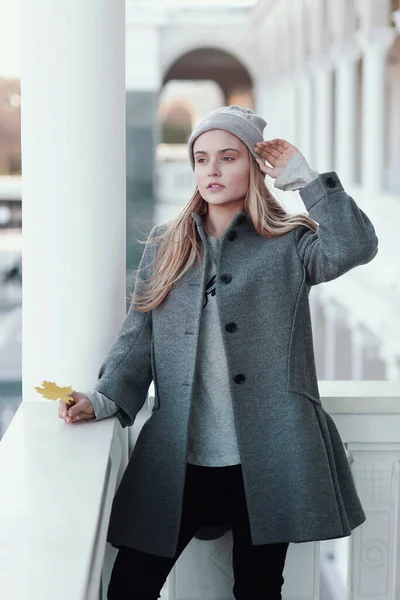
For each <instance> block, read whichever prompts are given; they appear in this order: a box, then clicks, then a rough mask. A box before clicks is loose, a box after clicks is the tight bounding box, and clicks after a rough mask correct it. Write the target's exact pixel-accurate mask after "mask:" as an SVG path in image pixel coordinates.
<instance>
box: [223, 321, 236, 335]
mask: <svg viewBox="0 0 400 600" xmlns="http://www.w3.org/2000/svg"><path fill="white" fill-rule="evenodd" d="M225 329H226V330H227V331H229V333H233V332H234V331H236V323H227V324H226V325H225Z"/></svg>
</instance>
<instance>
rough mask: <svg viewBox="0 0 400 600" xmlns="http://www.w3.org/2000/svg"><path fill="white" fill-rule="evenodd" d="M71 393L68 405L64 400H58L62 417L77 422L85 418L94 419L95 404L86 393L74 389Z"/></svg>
mask: <svg viewBox="0 0 400 600" xmlns="http://www.w3.org/2000/svg"><path fill="white" fill-rule="evenodd" d="M69 395H70V396H71V401H70V402H69V404H68V405H67V404H66V403H65V402H64V401H63V400H59V402H58V416H59V417H60V419H64V420H65V422H66V423H76V422H77V421H82V420H83V419H87V420H92V419H95V418H96V414H95V412H94V409H93V404H92V403H91V402H90V400H89V398H88V397H87V396H85V394H81V392H75V391H74V392H72V394H69Z"/></svg>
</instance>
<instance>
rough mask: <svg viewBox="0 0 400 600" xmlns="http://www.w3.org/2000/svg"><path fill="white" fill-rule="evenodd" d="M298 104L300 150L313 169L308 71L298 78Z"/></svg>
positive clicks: (310, 87)
mask: <svg viewBox="0 0 400 600" xmlns="http://www.w3.org/2000/svg"><path fill="white" fill-rule="evenodd" d="M296 88H297V93H296V97H297V102H298V103H299V110H298V114H299V123H298V127H299V129H298V131H299V140H300V144H299V150H300V151H301V152H302V153H303V154H304V156H305V158H306V159H307V161H308V162H309V163H310V164H311V166H312V167H313V168H315V167H314V166H313V158H314V157H313V111H312V81H311V76H310V73H309V71H308V70H304V71H302V72H301V73H299V75H298V76H297V80H296Z"/></svg>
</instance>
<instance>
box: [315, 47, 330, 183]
mask: <svg viewBox="0 0 400 600" xmlns="http://www.w3.org/2000/svg"><path fill="white" fill-rule="evenodd" d="M313 77H314V89H315V139H314V144H315V152H314V163H313V165H315V166H314V169H316V170H317V171H319V172H320V173H324V172H327V171H331V170H332V169H333V114H332V111H333V75H332V64H331V61H330V60H329V59H328V58H326V60H322V61H320V62H318V63H316V64H315V66H314V68H313Z"/></svg>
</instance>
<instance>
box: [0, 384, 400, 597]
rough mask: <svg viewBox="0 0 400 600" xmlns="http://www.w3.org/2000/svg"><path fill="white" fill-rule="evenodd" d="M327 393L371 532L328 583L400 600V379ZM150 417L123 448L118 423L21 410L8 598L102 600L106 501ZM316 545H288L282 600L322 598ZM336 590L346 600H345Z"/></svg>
mask: <svg viewBox="0 0 400 600" xmlns="http://www.w3.org/2000/svg"><path fill="white" fill-rule="evenodd" d="M151 389H152V388H150V394H151V393H152V392H151ZM320 391H321V397H322V405H323V407H324V409H325V410H326V411H327V412H328V413H329V414H330V415H331V416H332V418H333V419H334V421H335V424H336V426H337V428H338V430H339V433H340V435H341V437H342V440H343V442H344V444H345V447H346V449H347V453H348V457H349V461H350V465H351V469H352V473H353V476H354V480H355V483H356V486H357V489H358V492H359V495H360V498H361V501H362V504H363V507H364V510H365V512H366V514H367V520H366V521H365V523H363V524H362V525H361V526H360V527H358V528H356V529H355V530H354V531H353V533H352V535H351V536H349V538H346V539H347V540H348V542H349V545H348V561H346V563H345V567H346V568H345V569H343V570H342V572H340V571H339V572H337V577H336V579H334V578H333V577H330V578H329V579H330V582H331V583H330V585H331V586H332V589H330V596H329V597H330V598H348V599H349V600H358V599H359V598H361V597H365V596H368V597H370V598H374V599H375V598H380V599H384V600H397V599H398V598H399V597H400V589H399V588H398V587H397V589H396V581H398V580H399V577H398V572H397V569H398V560H396V556H397V552H398V547H399V532H398V530H396V524H397V525H398V523H399V485H398V484H399V478H398V476H399V457H400V387H399V385H398V383H397V382H383V381H360V382H355V381H353V382H348V381H343V382H340V381H335V382H327V381H322V382H320ZM145 409H146V410H145ZM149 415H150V413H149V412H148V410H147V407H146V406H145V407H143V409H142V411H141V413H139V415H138V417H137V420H136V422H135V425H134V426H133V427H132V428H130V431H129V434H130V437H131V440H132V443H131V444H128V435H127V429H125V430H122V429H121V427H120V425H119V422H118V420H117V419H116V418H114V417H111V418H108V419H105V420H102V421H99V422H95V423H91V422H84V421H82V422H80V423H75V424H70V425H67V424H66V423H65V422H64V421H63V420H62V419H59V418H58V407H57V403H52V402H49V401H39V402H22V403H21V405H20V406H19V408H18V410H17V413H16V415H15V417H14V419H13V421H12V422H11V424H10V426H9V428H8V429H7V431H6V434H5V435H4V438H3V440H2V442H1V444H0V472H1V480H2V481H1V483H2V493H1V495H0V520H1V523H0V565H1V566H0V570H1V574H0V581H1V598H2V600H15V599H18V600H39V599H40V600H54V598H57V600H95V599H96V600H98V599H99V598H103V599H105V598H106V588H107V586H108V580H109V575H110V564H112V559H113V556H115V553H116V551H115V550H114V549H113V548H112V547H111V546H110V545H109V544H108V543H106V533H107V526H108V521H109V516H110V510H111V503H112V499H113V496H114V493H115V490H116V487H117V486H118V484H119V481H120V478H121V475H122V473H123V470H124V469H125V467H126V465H127V461H128V455H129V452H130V448H132V445H134V443H135V441H136V439H137V435H138V433H139V427H141V426H142V425H143V422H144V421H143V419H144V420H146V419H147V418H148V417H149ZM335 541H336V542H337V541H338V540H332V543H334V542H335ZM340 541H343V540H340ZM196 543H197V544H205V543H207V544H210V545H211V544H212V543H213V542H212V541H208V542H204V541H199V540H197V539H194V540H193V541H192V542H191V543H190V544H189V546H188V549H187V550H186V549H185V552H184V553H183V554H182V556H181V557H180V558H179V561H184V560H185V553H187V552H189V553H190V546H191V544H196ZM324 543H325V542H324ZM320 544H321V543H320V542H315V543H314V542H311V543H306V544H293V545H291V546H290V547H289V551H288V555H287V561H286V564H285V570H284V577H285V583H284V587H283V590H282V591H283V598H285V599H289V598H299V597H307V598H310V599H313V600H318V599H319V598H321V600H323V596H321V595H320V588H319V580H320V578H319V569H320V561H319V553H320ZM113 552H114V555H113V554H112V553H113ZM346 574H347V575H348V577H347V580H346ZM171 579H172V578H171ZM175 579H176V577H175V578H174V581H175ZM197 579H198V575H197ZM335 582H336V583H335ZM333 588H335V589H333ZM340 588H342V592H343V590H344V591H345V592H346V590H347V592H346V594H347V595H345V596H343V595H340ZM338 590H339V591H338ZM173 597H174V593H173V588H172V587H171V588H170V595H169V598H170V599H172V598H173Z"/></svg>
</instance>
